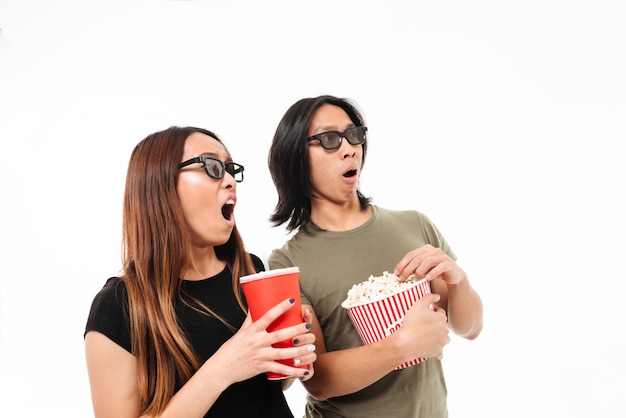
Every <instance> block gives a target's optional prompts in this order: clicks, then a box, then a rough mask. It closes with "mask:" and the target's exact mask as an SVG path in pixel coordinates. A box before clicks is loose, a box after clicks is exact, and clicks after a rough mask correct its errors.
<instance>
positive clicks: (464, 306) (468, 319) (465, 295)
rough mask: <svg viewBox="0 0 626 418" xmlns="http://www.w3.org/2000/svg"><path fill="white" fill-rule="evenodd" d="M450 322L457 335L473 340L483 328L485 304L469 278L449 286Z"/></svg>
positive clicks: (448, 307) (448, 312)
mask: <svg viewBox="0 0 626 418" xmlns="http://www.w3.org/2000/svg"><path fill="white" fill-rule="evenodd" d="M447 314H448V322H449V324H450V329H451V330H452V332H454V333H455V334H457V335H459V336H461V337H464V338H467V339H470V340H473V339H474V338H476V337H478V335H479V334H480V332H481V330H482V327H483V304H482V301H481V299H480V296H478V293H476V291H475V290H474V289H473V288H472V286H471V285H470V283H469V281H468V279H467V277H465V278H464V279H463V280H461V281H460V282H459V283H457V284H454V285H448V306H447Z"/></svg>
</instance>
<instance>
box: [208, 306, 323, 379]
mask: <svg viewBox="0 0 626 418" xmlns="http://www.w3.org/2000/svg"><path fill="white" fill-rule="evenodd" d="M293 303H294V300H293V299H287V300H285V301H283V302H281V303H279V304H278V305H276V306H274V307H273V308H271V309H270V310H269V311H267V312H266V313H265V315H263V316H262V317H260V318H259V319H258V320H257V321H255V322H253V321H252V318H251V316H250V314H249V313H248V316H247V317H246V320H245V321H244V323H243V325H242V326H241V328H240V329H239V331H237V333H236V334H235V335H234V336H233V337H231V338H230V339H229V340H228V341H226V342H225V343H224V344H223V345H222V347H220V349H219V350H218V351H217V352H216V353H215V354H214V355H213V356H212V358H211V360H214V361H212V363H213V364H216V363H217V364H224V365H225V366H226V367H228V369H229V374H228V375H229V379H230V380H231V383H235V382H240V381H242V380H246V379H249V378H251V377H253V376H256V375H258V374H261V373H265V372H274V373H280V374H284V375H287V376H293V377H296V378H306V377H307V373H308V374H310V373H311V371H309V370H304V369H300V368H296V367H293V366H288V365H285V364H282V363H279V362H277V361H275V360H283V359H289V358H293V359H297V360H299V364H300V365H304V364H311V363H313V361H315V359H316V355H315V352H314V350H315V346H314V345H313V342H314V341H315V336H314V335H313V334H311V333H310V332H308V331H309V329H310V324H309V323H302V324H298V325H293V326H291V327H288V328H284V329H281V330H277V331H274V332H271V333H268V332H267V327H268V326H269V325H270V324H271V323H272V322H274V320H276V319H277V318H278V317H279V316H281V315H282V314H283V313H285V312H287V310H289V309H290V308H292V307H293ZM288 339H291V340H292V341H294V340H298V343H297V344H296V346H295V347H288V348H274V347H272V344H275V343H277V342H279V341H283V340H288ZM311 369H312V368H311Z"/></svg>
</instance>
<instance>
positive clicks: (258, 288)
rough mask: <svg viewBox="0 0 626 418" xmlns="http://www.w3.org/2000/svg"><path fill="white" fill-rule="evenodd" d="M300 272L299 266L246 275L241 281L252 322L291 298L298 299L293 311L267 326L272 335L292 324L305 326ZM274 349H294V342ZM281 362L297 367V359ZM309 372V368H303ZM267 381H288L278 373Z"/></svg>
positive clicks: (280, 342) (278, 343) (289, 340)
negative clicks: (295, 360) (303, 324)
mask: <svg viewBox="0 0 626 418" xmlns="http://www.w3.org/2000/svg"><path fill="white" fill-rule="evenodd" d="M299 273H300V270H299V269H298V267H288V268H284V269H275V270H268V271H262V272H260V273H256V274H250V275H248V276H243V277H241V278H240V279H239V282H240V283H241V287H242V288H243V292H244V294H245V296H246V301H247V303H248V309H250V315H251V316H252V320H253V321H256V320H258V319H259V318H260V317H262V316H263V315H264V314H265V313H266V312H267V311H268V310H269V309H271V308H273V307H274V306H276V305H277V304H278V303H280V302H282V301H284V300H285V299H288V298H294V299H295V300H296V301H295V303H294V304H293V306H292V307H291V308H289V310H288V311H287V312H285V313H284V314H282V315H281V316H279V317H278V318H277V319H276V320H275V321H274V322H272V323H271V324H270V326H269V327H267V331H268V332H272V331H276V330H279V329H283V328H287V327H290V326H292V325H297V324H301V323H302V308H301V302H300V282H299V280H298V275H299ZM272 347H276V348H284V347H293V344H292V342H291V339H287V340H284V341H279V342H277V343H276V344H273V345H272ZM276 361H277V362H279V363H283V364H286V365H288V366H292V367H293V359H283V360H276ZM299 368H302V369H306V368H308V366H307V365H302V366H299ZM266 375H267V378H268V379H270V380H279V379H285V378H287V377H289V376H285V375H282V374H278V373H272V372H267V373H266Z"/></svg>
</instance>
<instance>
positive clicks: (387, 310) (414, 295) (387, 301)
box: [341, 279, 430, 370]
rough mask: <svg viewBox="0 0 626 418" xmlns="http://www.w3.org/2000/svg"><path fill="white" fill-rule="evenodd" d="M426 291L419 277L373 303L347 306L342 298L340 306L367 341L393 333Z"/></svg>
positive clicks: (418, 360) (426, 283) (399, 367)
mask: <svg viewBox="0 0 626 418" xmlns="http://www.w3.org/2000/svg"><path fill="white" fill-rule="evenodd" d="M427 293H430V282H429V281H428V280H426V279H422V280H420V281H418V282H416V283H415V285H414V286H411V287H408V288H405V289H403V290H402V291H400V292H398V293H394V294H391V295H389V296H386V297H385V298H384V299H380V300H377V301H373V302H364V303H360V304H357V305H352V306H349V305H348V300H347V299H346V300H345V301H343V303H342V304H341V307H342V308H344V309H345V310H346V311H347V312H348V316H349V317H350V319H351V320H352V324H353V325H354V328H356V330H357V332H358V333H359V336H360V337H361V341H362V342H363V344H371V343H373V342H376V341H378V340H382V339H383V338H386V337H387V336H389V335H391V334H393V333H394V332H395V331H397V330H398V329H399V328H400V326H401V325H402V319H403V318H404V315H405V314H406V312H407V311H408V310H409V308H410V307H411V306H412V305H413V304H414V303H415V302H416V301H417V300H419V299H421V298H422V297H423V296H424V295H425V294H427ZM424 360H426V359H425V358H423V357H418V358H416V359H414V360H411V361H408V362H406V363H402V364H400V365H399V366H397V367H396V370H400V369H404V368H407V367H409V366H413V365H415V364H418V363H421V362H422V361H424Z"/></svg>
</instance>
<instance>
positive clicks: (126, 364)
mask: <svg viewBox="0 0 626 418" xmlns="http://www.w3.org/2000/svg"><path fill="white" fill-rule="evenodd" d="M291 306H292V303H291V302H290V301H289V300H285V301H283V302H281V303H280V304H278V305H276V306H275V307H274V308H272V309H270V310H269V311H268V312H267V313H266V314H265V315H264V316H263V317H261V318H259V320H258V321H256V322H254V323H253V322H252V319H251V318H250V315H248V317H247V318H246V320H245V322H244V324H243V325H242V327H241V328H240V329H239V331H238V332H237V333H236V334H235V335H234V336H233V337H232V338H230V339H229V340H228V341H226V342H225V343H224V344H223V345H222V347H220V349H219V350H218V351H217V352H216V353H215V354H214V355H213V356H211V357H210V358H209V359H208V360H207V361H206V362H205V363H204V364H203V365H202V366H201V367H200V368H199V369H198V370H197V371H196V373H195V374H194V375H193V376H192V377H191V379H189V380H188V381H187V382H186V383H185V385H184V386H183V387H182V388H181V389H180V390H179V391H178V392H177V393H176V394H175V395H174V396H173V397H172V399H171V400H170V402H169V403H168V405H167V406H166V408H165V410H164V411H163V413H162V414H161V416H162V417H174V416H177V417H178V416H184V417H190V418H191V417H203V416H204V414H206V412H207V411H208V410H209V408H210V407H211V406H212V405H213V403H214V402H215V400H216V399H217V398H218V397H219V395H220V394H221V393H222V392H223V391H224V390H225V389H226V388H227V387H229V386H230V385H231V384H233V383H235V382H239V381H242V380H246V379H249V378H251V377H253V376H256V375H258V374H260V373H264V372H266V371H273V372H276V373H282V374H286V375H289V376H296V377H301V376H303V375H304V372H305V371H306V370H302V369H297V368H294V367H290V366H286V365H284V364H281V363H278V362H276V361H274V360H278V359H285V358H291V357H297V358H299V359H301V361H302V364H310V363H312V362H313V361H315V358H316V355H315V353H313V352H309V346H310V344H312V343H313V342H314V336H313V334H310V333H308V332H307V327H306V324H298V325H294V326H292V327H289V328H285V329H283V330H279V331H275V332H272V333H268V332H267V331H266V328H267V327H268V326H269V325H270V324H271V323H272V322H273V321H274V320H275V319H276V318H278V317H279V316H280V315H281V314H282V313H284V312H286V311H287V310H288V309H289V308H290V307H291ZM288 338H300V339H301V340H302V345H300V346H297V347H290V348H273V347H272V346H271V345H272V344H274V343H276V342H279V341H282V340H285V339H288ZM85 354H86V359H87V369H88V372H89V383H90V386H91V395H92V402H93V408H94V415H95V417H98V418H100V417H112V418H113V417H114V418H126V417H129V418H130V417H133V418H137V417H139V416H140V414H141V412H142V411H141V410H140V409H141V407H140V400H139V394H138V393H137V386H136V381H137V372H136V367H137V364H136V361H135V358H134V356H132V354H130V353H128V352H127V351H126V350H124V349H123V348H122V347H120V346H118V345H117V344H116V343H114V342H113V341H112V340H110V339H109V338H108V337H106V336H104V335H103V334H101V333H99V332H96V331H90V332H88V333H87V335H86V336H85Z"/></svg>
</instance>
